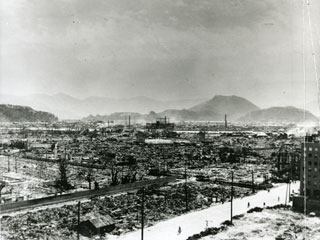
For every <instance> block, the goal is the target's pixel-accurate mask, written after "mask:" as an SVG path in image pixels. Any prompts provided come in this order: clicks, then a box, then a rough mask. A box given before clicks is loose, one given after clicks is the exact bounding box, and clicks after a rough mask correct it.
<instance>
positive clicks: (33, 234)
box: [0, 182, 250, 240]
mask: <svg viewBox="0 0 320 240" xmlns="http://www.w3.org/2000/svg"><path fill="white" fill-rule="evenodd" d="M187 190H188V191H187V192H188V194H187V199H188V200H187V201H188V210H189V211H193V210H199V209H204V208H208V207H210V206H211V205H213V204H216V202H217V201H219V202H220V201H226V200H227V199H228V198H229V196H230V188H226V187H224V186H219V185H215V184H212V183H211V184H208V183H199V182H189V183H188V185H187ZM234 190H235V191H234V196H235V197H243V196H245V195H249V194H250V190H249V189H243V188H237V187H235V188H234ZM141 194H142V192H141V190H140V191H138V192H129V193H125V194H119V195H115V196H110V197H102V198H94V199H92V200H91V201H89V202H84V203H82V204H81V212H80V215H81V216H85V215H87V214H89V213H90V214H94V215H96V216H99V215H110V216H111V217H112V218H113V219H114V221H115V223H116V228H115V230H113V231H112V232H111V234H113V235H120V234H122V233H125V232H129V231H134V230H137V229H139V228H140V225H141V223H140V219H141V214H140V212H141ZM185 196H186V195H185V184H184V183H179V184H172V185H169V186H164V187H157V186H152V187H149V188H147V189H146V190H145V226H146V227H148V226H151V225H153V224H155V223H157V222H159V221H162V220H165V219H168V218H172V217H174V216H178V215H181V214H183V213H185V212H186V204H185ZM76 226H77V205H65V206H63V207H60V208H48V209H45V210H39V211H37V212H27V213H23V214H17V215H15V216H2V218H1V235H0V238H1V239H4V240H7V239H8V240H9V239H77V234H76V231H75V227H76ZM93 239H94V238H93Z"/></svg>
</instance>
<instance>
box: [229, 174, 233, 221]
mask: <svg viewBox="0 0 320 240" xmlns="http://www.w3.org/2000/svg"><path fill="white" fill-rule="evenodd" d="M230 203H231V211H230V214H231V216H230V222H231V224H232V218H233V171H232V172H231V201H230Z"/></svg>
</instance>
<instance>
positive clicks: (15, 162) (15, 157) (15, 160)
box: [14, 156, 18, 173]
mask: <svg viewBox="0 0 320 240" xmlns="http://www.w3.org/2000/svg"><path fill="white" fill-rule="evenodd" d="M14 167H15V169H16V173H17V172H18V168H17V156H14Z"/></svg>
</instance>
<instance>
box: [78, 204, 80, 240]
mask: <svg viewBox="0 0 320 240" xmlns="http://www.w3.org/2000/svg"><path fill="white" fill-rule="evenodd" d="M79 225H80V201H79V202H78V231H77V239H78V240H79V239H80V235H79Z"/></svg>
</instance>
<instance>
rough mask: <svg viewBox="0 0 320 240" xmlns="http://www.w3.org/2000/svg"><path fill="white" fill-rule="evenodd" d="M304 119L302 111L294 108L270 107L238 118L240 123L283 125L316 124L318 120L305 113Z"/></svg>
mask: <svg viewBox="0 0 320 240" xmlns="http://www.w3.org/2000/svg"><path fill="white" fill-rule="evenodd" d="M305 114H306V118H304V110H303V109H300V108H295V107H271V108H267V109H261V110H257V111H253V112H250V113H247V114H246V115H245V116H243V117H241V118H239V121H242V122H283V123H299V122H304V121H305V120H306V121H312V122H318V121H319V119H318V118H317V117H316V116H315V115H313V114H312V113H310V112H309V111H306V113H305Z"/></svg>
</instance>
